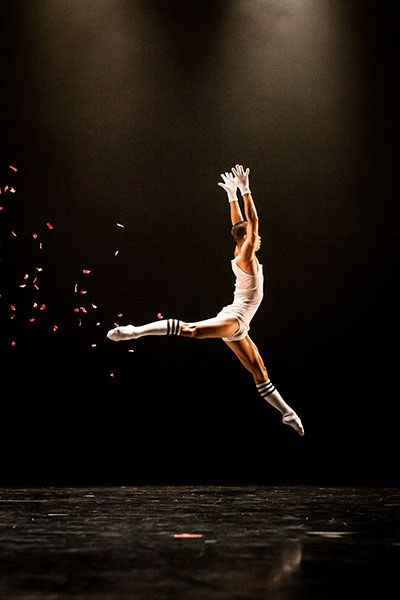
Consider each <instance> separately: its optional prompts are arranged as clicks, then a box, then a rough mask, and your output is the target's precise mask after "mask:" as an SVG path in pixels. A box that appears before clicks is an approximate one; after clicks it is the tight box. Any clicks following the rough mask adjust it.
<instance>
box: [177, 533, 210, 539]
mask: <svg viewBox="0 0 400 600" xmlns="http://www.w3.org/2000/svg"><path fill="white" fill-rule="evenodd" d="M202 537H203V535H202V534H201V533H175V535H174V538H202Z"/></svg>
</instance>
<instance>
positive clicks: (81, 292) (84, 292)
mask: <svg viewBox="0 0 400 600" xmlns="http://www.w3.org/2000/svg"><path fill="white" fill-rule="evenodd" d="M79 293H80V294H87V291H86V290H81V291H80V292H79Z"/></svg>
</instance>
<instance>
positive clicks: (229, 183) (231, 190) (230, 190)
mask: <svg viewBox="0 0 400 600" xmlns="http://www.w3.org/2000/svg"><path fill="white" fill-rule="evenodd" d="M221 177H222V179H223V180H224V183H221V182H219V183H218V185H220V186H221V187H222V188H224V190H225V191H226V193H227V194H228V200H229V202H235V201H236V200H237V199H238V198H237V195H236V190H237V183H236V181H235V179H234V177H233V175H232V173H228V172H227V173H225V175H224V174H223V173H221Z"/></svg>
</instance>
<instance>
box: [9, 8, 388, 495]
mask: <svg viewBox="0 0 400 600" xmlns="http://www.w3.org/2000/svg"><path fill="white" fill-rule="evenodd" d="M392 4H393V3H389V2H385V1H382V0H376V1H370V0H301V1H300V0H279V1H278V0H275V1H274V0H230V1H218V0H213V1H204V0H203V1H202V2H184V1H170V2H165V1H161V0H159V1H157V0H146V1H145V0H142V1H139V0H138V1H135V0H131V1H128V0H113V1H112V0H97V1H95V0H91V1H89V0H79V1H78V0H70V1H56V0H53V1H51V0H47V1H44V0H42V1H32V2H22V1H20V2H18V1H17V2H11V1H10V2H3V3H2V8H1V11H2V18H1V43H2V45H3V60H2V77H1V99H2V109H1V116H2V121H3V125H2V129H1V136H2V142H1V145H2V148H3V158H2V164H1V190H2V194H1V196H0V205H1V206H3V209H2V210H1V211H0V226H1V244H0V258H1V263H0V274H1V284H0V288H1V289H0V293H1V298H0V310H1V326H2V335H1V367H2V400H1V436H0V450H1V457H2V468H1V478H0V482H1V483H2V484H10V483H12V484H28V483H46V484H51V483H54V484H63V483H77V484H79V483H98V484H103V483H104V484H106V483H118V484H120V483H121V484H122V483H127V484H136V483H262V484H269V483H276V482H278V483H279V482H289V483H296V482H301V483H308V482H310V483H316V484H318V483H321V484H324V483H348V484H357V483H365V484H385V485H391V484H394V483H397V477H398V475H397V470H398V469H397V466H398V463H397V458H396V454H397V449H398V444H397V437H398V433H397V429H398V420H397V402H398V400H397V393H396V389H397V386H396V385H395V375H396V371H397V362H396V359H395V331H394V329H395V318H394V306H395V300H394V297H395V269H394V265H395V250H394V229H395V223H394V221H395V211H394V186H393V184H394V173H395V156H396V153H395V141H394V140H395V138H397V132H396V128H397V119H396V117H397V107H396V109H395V102H396V99H397V98H396V88H395V58H394V56H395V50H396V49H397V44H396V42H397V36H398V33H399V32H398V27H397V21H396V20H395V18H394V14H393V12H392V11H391V9H390V6H391V5H392ZM396 104H397V103H396ZM396 149H397V148H396ZM237 162H240V163H242V164H244V165H245V166H246V167H247V166H249V167H250V168H251V174H250V182H251V187H252V190H253V195H254V199H255V201H256V204H257V208H258V211H259V216H260V222H261V235H262V239H263V245H262V249H261V251H260V253H259V258H260V261H261V262H262V263H263V264H264V270H265V275H266V281H265V298H264V302H263V304H262V306H261V308H260V310H259V312H258V313H257V315H256V317H255V318H254V320H253V322H252V326H251V332H250V334H251V336H252V338H253V339H254V341H255V342H256V344H257V345H258V347H259V349H260V351H261V353H262V355H263V357H264V360H265V362H266V365H267V367H268V369H269V373H270V377H271V380H272V381H273V382H274V383H275V385H276V386H277V388H278V389H279V390H280V392H281V394H282V395H283V397H284V398H285V400H286V401H287V402H288V403H289V404H290V405H292V406H293V407H294V408H295V410H296V411H297V412H298V413H299V415H300V416H301V418H302V420H303V423H304V426H305V430H306V436H305V437H304V438H302V439H300V438H298V436H296V435H295V433H294V432H293V430H291V429H289V428H287V427H284V426H282V425H281V424H280V417H279V414H278V413H277V412H276V411H275V410H274V409H272V407H270V406H269V405H267V404H266V403H265V402H264V401H263V400H261V399H260V398H259V397H258V395H257V392H256V391H255V388H254V385H253V381H252V378H251V376H250V375H249V374H248V373H247V372H246V371H244V370H243V368H242V367H241V365H240V364H239V362H238V361H237V359H236V357H235V356H234V355H233V354H232V353H230V351H229V350H228V349H227V348H226V347H225V345H224V344H223V343H222V342H221V341H219V340H205V341H193V340H184V339H171V338H168V339H166V338H142V339H140V340H138V341H136V342H132V343H124V344H122V343H121V344H113V343H111V342H110V341H109V340H107V339H106V333H107V331H108V329H110V328H112V327H113V326H114V325H113V323H114V322H117V323H119V324H126V323H133V324H142V323H146V322H149V321H154V320H157V315H158V313H161V314H162V315H163V316H164V317H177V318H181V319H183V320H186V321H191V320H199V319H203V318H208V317H211V316H214V315H215V314H216V313H217V312H218V311H219V310H220V309H221V307H222V306H223V305H225V304H228V303H230V302H231V299H232V294H233V283H234V281H233V275H232V273H231V270H230V260H231V258H232V253H233V244H232V240H231V239H230V234H229V231H230V222H229V209H228V205H227V202H226V196H225V193H224V191H223V190H222V189H221V188H219V187H218V186H217V183H218V181H220V173H221V172H223V171H226V170H228V169H230V168H231V167H232V166H233V165H234V164H236V163H237ZM396 163H397V161H396ZM10 165H12V166H15V167H16V168H17V169H18V171H17V172H15V171H14V170H12V169H10V168H9V167H10ZM396 167H397V164H396ZM7 185H8V186H10V187H13V188H14V189H15V193H12V192H10V189H9V190H7V191H6V190H5V186H7ZM48 222H49V223H51V225H52V227H53V229H49V228H48V226H47V225H46V223H48ZM117 223H120V224H122V225H124V228H121V227H118V226H117V225H116V224H117ZM12 232H14V234H15V235H14V234H13V233H12ZM33 234H36V235H37V238H34V237H33ZM40 243H41V244H42V248H40V246H39V244H40ZM117 250H118V251H119V252H118V254H117V256H115V252H116V251H117ZM36 267H40V268H42V269H43V270H42V271H37V270H36ZM83 269H90V270H91V273H90V274H89V275H85V274H83V273H82V270H83ZM25 274H28V275H29V277H28V279H26V280H25V279H24V276H25ZM35 277H38V279H37V280H36V281H35V282H34V278H35ZM24 284H25V285H26V287H24V288H20V287H19V286H20V285H24ZM35 284H36V285H37V286H38V288H39V289H36V288H35V287H34V285H35ZM75 284H77V286H78V288H77V289H78V293H75V291H74V288H75ZM82 289H83V290H84V291H87V294H82V295H81V294H80V293H79V291H80V290H82ZM35 302H36V303H37V304H38V307H37V308H33V304H34V303H35ZM92 303H94V304H95V305H96V306H97V308H96V309H95V308H93V307H92ZM43 304H45V305H46V308H45V309H43V310H40V307H42V306H43ZM10 305H13V306H14V307H15V311H13V310H11V308H10ZM80 306H83V307H85V308H86V310H87V312H86V313H84V312H82V311H80V312H79V313H75V312H74V308H76V307H80ZM121 313H122V314H123V317H119V316H118V315H119V314H121ZM31 318H35V321H34V322H30V321H29V319H31ZM79 320H81V321H79ZM79 323H81V324H79ZM97 323H100V325H97ZM54 325H57V326H58V329H57V331H53V327H54ZM396 339H397V337H396ZM12 342H15V346H12ZM92 344H96V347H92ZM129 349H131V350H134V352H128V350H129ZM111 374H113V375H114V377H112V376H111Z"/></svg>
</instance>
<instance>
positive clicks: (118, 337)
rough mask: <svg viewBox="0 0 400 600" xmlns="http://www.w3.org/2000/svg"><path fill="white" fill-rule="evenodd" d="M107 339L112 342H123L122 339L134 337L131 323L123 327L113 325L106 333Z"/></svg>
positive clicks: (132, 338)
mask: <svg viewBox="0 0 400 600" xmlns="http://www.w3.org/2000/svg"><path fill="white" fill-rule="evenodd" d="M107 337H108V339H109V340H112V341H113V342H123V341H124V340H134V339H135V337H136V336H135V328H134V326H133V325H125V326H123V327H115V329H110V331H109V332H108V333H107Z"/></svg>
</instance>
